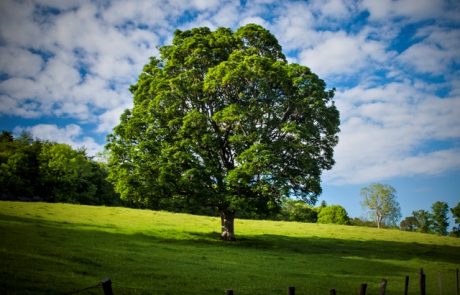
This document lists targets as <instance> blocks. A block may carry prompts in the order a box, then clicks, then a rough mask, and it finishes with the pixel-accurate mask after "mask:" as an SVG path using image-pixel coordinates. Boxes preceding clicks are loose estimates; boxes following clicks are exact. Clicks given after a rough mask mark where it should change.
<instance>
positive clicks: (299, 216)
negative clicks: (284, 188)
mask: <svg viewBox="0 0 460 295" xmlns="http://www.w3.org/2000/svg"><path fill="white" fill-rule="evenodd" d="M281 219H283V220H289V221H300V222H316V221H317V219H318V212H317V210H315V209H314V208H312V207H311V206H310V205H308V204H306V203H305V202H303V201H301V200H292V199H287V200H285V201H284V202H283V204H282V209H281Z"/></svg>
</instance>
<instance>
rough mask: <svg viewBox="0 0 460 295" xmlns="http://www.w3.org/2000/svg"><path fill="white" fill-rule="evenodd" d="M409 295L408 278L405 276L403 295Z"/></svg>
mask: <svg viewBox="0 0 460 295" xmlns="http://www.w3.org/2000/svg"><path fill="white" fill-rule="evenodd" d="M407 294H409V276H406V281H405V282H404V295H407Z"/></svg>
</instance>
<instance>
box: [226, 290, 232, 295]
mask: <svg viewBox="0 0 460 295" xmlns="http://www.w3.org/2000/svg"><path fill="white" fill-rule="evenodd" d="M225 295H233V290H232V289H228V290H227V291H225Z"/></svg>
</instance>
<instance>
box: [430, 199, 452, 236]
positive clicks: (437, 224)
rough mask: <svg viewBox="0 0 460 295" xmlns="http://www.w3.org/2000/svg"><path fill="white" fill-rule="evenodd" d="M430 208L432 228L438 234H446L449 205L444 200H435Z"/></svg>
mask: <svg viewBox="0 0 460 295" xmlns="http://www.w3.org/2000/svg"><path fill="white" fill-rule="evenodd" d="M431 210H433V213H432V216H433V230H434V231H435V232H436V233H438V234H440V235H443V236H445V235H447V227H448V226H449V222H448V221H447V220H448V219H447V213H448V212H449V205H447V203H446V202H440V201H437V202H435V203H433V205H432V206H431Z"/></svg>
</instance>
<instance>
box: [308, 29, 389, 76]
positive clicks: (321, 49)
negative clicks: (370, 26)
mask: <svg viewBox="0 0 460 295" xmlns="http://www.w3.org/2000/svg"><path fill="white" fill-rule="evenodd" d="M321 39H323V40H321V41H319V42H318V43H317V44H316V45H315V46H313V47H312V48H308V49H304V50H302V52H301V53H300V60H301V62H302V64H305V65H307V66H309V67H310V68H311V69H312V70H313V71H314V72H315V73H317V74H319V76H321V77H328V76H343V75H353V74H356V73H359V72H361V71H363V70H367V71H375V70H376V69H377V67H384V66H383V65H382V64H383V62H384V61H386V60H387V58H388V54H387V52H386V51H385V46H384V45H383V44H381V43H380V42H378V41H373V40H368V39H367V38H366V36H365V35H356V36H353V35H347V34H346V33H345V32H337V33H325V34H323V36H321Z"/></svg>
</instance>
